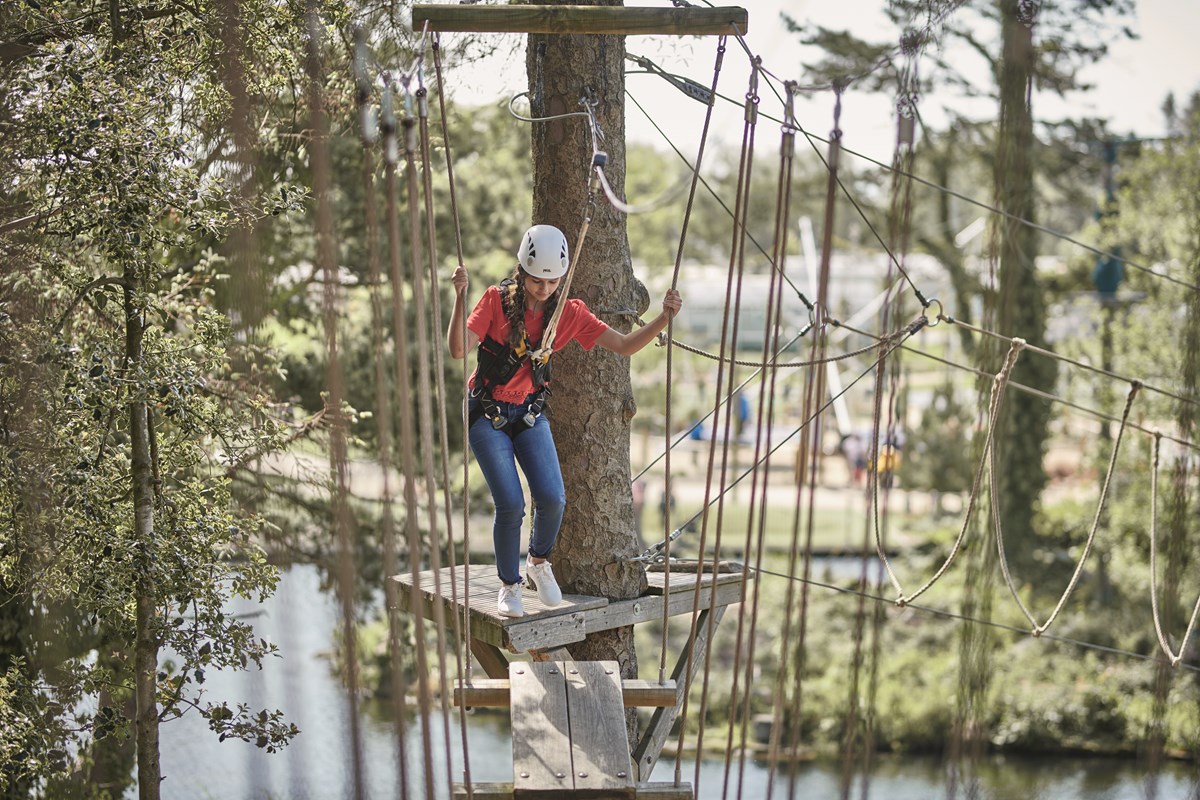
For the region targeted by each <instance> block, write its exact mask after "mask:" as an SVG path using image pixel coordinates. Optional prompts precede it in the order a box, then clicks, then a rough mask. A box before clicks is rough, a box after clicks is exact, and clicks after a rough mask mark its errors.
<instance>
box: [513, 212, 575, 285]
mask: <svg viewBox="0 0 1200 800" xmlns="http://www.w3.org/2000/svg"><path fill="white" fill-rule="evenodd" d="M517 263H519V264H520V265H521V269H523V270H525V271H526V272H527V273H529V274H530V275H532V276H534V277H535V278H546V279H548V280H554V279H555V278H561V277H562V276H563V275H566V274H567V267H569V266H570V265H571V261H570V259H568V258H567V237H566V236H563V232H562V231H560V230H559V229H558V228H556V227H554V226H553V225H534V226H533V227H532V228H530V229H529V230H527V231H525V235H524V236H523V237H522V238H521V247H520V248H519V249H518V250H517Z"/></svg>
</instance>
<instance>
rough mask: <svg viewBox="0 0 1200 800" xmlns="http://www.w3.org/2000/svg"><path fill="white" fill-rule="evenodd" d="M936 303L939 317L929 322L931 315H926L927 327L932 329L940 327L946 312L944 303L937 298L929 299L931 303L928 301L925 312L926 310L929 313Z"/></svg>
mask: <svg viewBox="0 0 1200 800" xmlns="http://www.w3.org/2000/svg"><path fill="white" fill-rule="evenodd" d="M934 303H937V307H938V313H937V316H935V317H934V318H933V321H929V315H928V314H926V315H925V319H926V324H927V325H928V326H929V327H930V328H936V327H937V326H938V323H940V322H941V321H942V315H943V314H944V313H945V311H946V309H945V307H944V306H942V301H941V300H938V299H937V298H936V297H931V298H929V301H928V302H927V303H926V304H925V310H926V311H928V310H929V307H930V306H931V305H933V304H934Z"/></svg>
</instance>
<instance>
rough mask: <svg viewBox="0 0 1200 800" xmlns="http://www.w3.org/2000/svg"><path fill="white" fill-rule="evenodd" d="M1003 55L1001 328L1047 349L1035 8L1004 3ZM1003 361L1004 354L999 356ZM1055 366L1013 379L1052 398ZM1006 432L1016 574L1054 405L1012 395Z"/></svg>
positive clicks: (1001, 447) (1004, 499)
mask: <svg viewBox="0 0 1200 800" xmlns="http://www.w3.org/2000/svg"><path fill="white" fill-rule="evenodd" d="M1000 11H1001V15H1000V18H1001V25H1002V26H1003V31H1002V32H1003V37H1002V38H1003V47H1004V51H1003V56H1002V58H1001V61H1000V64H999V69H1000V130H999V134H998V142H997V158H996V163H995V173H994V175H995V178H994V183H995V190H996V203H997V205H998V206H999V207H1000V208H1001V209H1003V210H1004V211H1005V212H1006V213H1007V214H1008V215H1009V216H1007V217H1005V218H1004V219H1003V220H1002V222H1001V223H1000V225H1001V233H1000V238H999V247H1000V252H999V275H998V277H999V298H998V307H997V314H996V329H997V330H998V331H999V332H1000V333H1003V334H1005V335H1007V336H1018V337H1021V338H1023V339H1025V340H1026V341H1027V342H1028V343H1029V344H1033V345H1038V346H1044V345H1045V329H1046V306H1045V298H1044V297H1043V292H1042V287H1041V284H1040V283H1039V281H1038V276H1037V269H1036V263H1035V256H1036V255H1037V247H1038V242H1037V232H1036V231H1035V230H1034V229H1033V228H1032V227H1030V226H1029V225H1026V224H1024V223H1022V222H1019V221H1017V220H1018V219H1021V220H1032V219H1033V217H1034V186H1033V160H1032V156H1033V148H1034V147H1035V146H1036V144H1037V143H1036V141H1035V140H1034V136H1033V114H1032V110H1031V108H1030V89H1031V86H1032V82H1033V73H1034V63H1035V50H1034V45H1033V26H1034V23H1035V19H1034V17H1033V14H1034V13H1035V11H1034V10H1032V6H1030V5H1029V4H1028V3H1026V2H1023V0H1001V2H1000ZM998 355H1000V356H1001V357H1002V356H1003V354H998ZM1055 372H1056V369H1055V363H1054V361H1052V360H1051V359H1049V358H1044V357H1040V356H1035V355H1031V354H1025V355H1022V356H1021V357H1020V358H1019V359H1018V360H1017V363H1016V366H1015V367H1014V368H1013V371H1012V380H1013V381H1015V382H1017V383H1021V384H1024V385H1026V386H1032V387H1034V388H1036V389H1041V390H1042V391H1052V389H1053V385H1054V376H1055ZM1004 417H1005V418H1004V420H1003V421H1002V425H1003V427H1002V428H1000V435H998V436H997V437H996V454H997V463H998V470H999V473H1000V500H999V502H1000V503H1001V507H1000V511H1001V515H1002V519H1003V520H1004V533H1005V540H1006V542H1007V544H1008V546H1007V553H1008V554H1009V558H1010V559H1011V560H1012V561H1013V562H1014V568H1016V569H1018V570H1019V569H1021V567H1022V566H1025V567H1028V566H1030V565H1031V560H1030V555H1031V554H1032V553H1033V551H1034V549H1035V548H1034V547H1033V545H1032V542H1033V538H1034V536H1035V530H1034V519H1035V514H1036V511H1037V507H1038V498H1039V496H1040V495H1041V492H1042V489H1043V488H1044V487H1045V485H1046V473H1045V469H1044V468H1043V465H1042V461H1043V457H1044V455H1045V443H1046V435H1047V428H1048V425H1049V422H1050V405H1049V403H1048V401H1046V400H1043V399H1041V398H1038V397H1035V396H1033V395H1029V394H1025V393H1022V392H1013V391H1010V392H1009V393H1008V396H1007V398H1006V399H1005V407H1004Z"/></svg>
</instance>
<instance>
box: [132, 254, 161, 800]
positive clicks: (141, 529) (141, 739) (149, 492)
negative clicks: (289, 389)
mask: <svg viewBox="0 0 1200 800" xmlns="http://www.w3.org/2000/svg"><path fill="white" fill-rule="evenodd" d="M136 280H137V276H136V274H135V271H134V269H133V268H132V267H130V268H128V269H126V270H125V369H126V373H127V374H128V375H130V376H134V386H133V388H132V395H131V397H130V400H129V451H130V455H131V462H132V464H131V480H132V484H133V487H132V488H133V529H134V540H135V541H136V542H137V543H138V559H139V566H138V580H137V589H136V592H137V604H136V605H137V611H136V621H135V631H134V637H135V638H134V696H135V698H136V700H137V718H136V719H135V721H134V722H135V726H136V730H137V764H138V797H139V798H140V800H157V798H158V796H159V782H160V781H161V780H162V768H161V764H160V761H159V750H158V700H157V696H156V695H157V686H158V646H159V645H158V633H157V627H158V626H157V624H156V620H155V616H156V615H157V613H158V597H157V594H156V592H155V585H154V575H153V573H154V561H155V549H156V548H155V542H154V468H153V465H152V464H151V462H150V421H149V418H148V417H147V409H146V401H145V398H144V396H143V394H142V392H141V391H140V388H139V386H138V381H137V379H136V376H137V375H138V374H139V372H140V371H141V362H142V336H143V333H144V332H145V321H144V319H143V317H144V314H143V309H142V306H141V304H140V303H138V302H137V298H136V292H135V289H134V287H135V286H136V284H135V281H136Z"/></svg>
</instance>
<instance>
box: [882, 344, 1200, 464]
mask: <svg viewBox="0 0 1200 800" xmlns="http://www.w3.org/2000/svg"><path fill="white" fill-rule="evenodd" d="M904 349H905V350H907V351H909V352H911V353H916V354H917V355H919V356H924V357H925V358H928V359H930V360H931V361H937V362H939V363H941V364H945V365H946V366H948V367H954V368H955V369H960V370H962V371H964V372H970V373H973V374H975V375H978V376H979V377H982V378H990V377H992V375H991V373H989V372H984V371H983V370H981V369H976V368H975V367H969V366H967V365H965V364H959V363H957V362H955V361H951V360H950V359H947V358H942V357H941V356H935V355H933V354H932V353H927V352H925V351H924V350H918V349H917V348H915V347H911V346H909V345H907V344H906V345H904ZM1144 385H1145V384H1143V386H1144ZM1008 386H1009V388H1011V389H1016V390H1017V391H1019V392H1022V393H1024V394H1029V395H1033V396H1034V397H1040V398H1042V399H1043V400H1049V401H1051V402H1053V403H1061V404H1062V405H1064V406H1066V407H1067V408H1073V409H1075V410H1076V411H1082V412H1083V413H1085V414H1090V415H1091V416H1093V417H1095V418H1096V419H1101V420H1105V421H1107V422H1120V421H1121V418H1120V417H1117V416H1113V415H1112V414H1105V413H1104V412H1103V411H1097V410H1096V409H1094V408H1088V407H1087V406H1082V405H1079V404H1078V403H1073V402H1071V401H1070V400H1067V399H1066V398H1064V397H1060V396H1059V395H1056V394H1051V393H1050V392H1043V391H1042V390H1041V389H1034V388H1032V387H1030V386H1026V385H1025V384H1023V383H1018V382H1017V381H1009V382H1008ZM1126 425H1127V427H1129V428H1132V429H1133V430H1135V431H1141V432H1142V433H1146V434H1149V435H1151V436H1154V435H1159V436H1161V437H1162V438H1164V439H1166V440H1167V441H1168V442H1174V443H1175V444H1178V445H1180V446H1182V447H1187V448H1190V449H1192V450H1200V443H1196V442H1192V441H1188V440H1187V439H1180V438H1177V437H1175V436H1168V435H1167V434H1165V433H1158V431H1157V429H1155V428H1146V427H1143V426H1141V425H1138V424H1137V423H1135V422H1128V423H1126Z"/></svg>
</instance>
